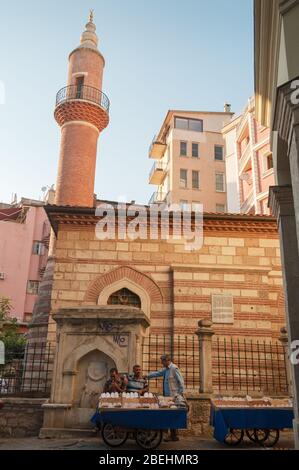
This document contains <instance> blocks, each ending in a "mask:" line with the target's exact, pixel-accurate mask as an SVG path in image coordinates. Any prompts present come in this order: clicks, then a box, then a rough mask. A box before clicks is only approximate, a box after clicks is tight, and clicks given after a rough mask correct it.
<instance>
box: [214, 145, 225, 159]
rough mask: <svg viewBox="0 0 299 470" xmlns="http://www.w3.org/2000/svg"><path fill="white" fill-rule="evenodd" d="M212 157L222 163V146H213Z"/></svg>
mask: <svg viewBox="0 0 299 470" xmlns="http://www.w3.org/2000/svg"><path fill="white" fill-rule="evenodd" d="M214 156H215V160H220V161H223V146H222V145H215V147H214Z"/></svg>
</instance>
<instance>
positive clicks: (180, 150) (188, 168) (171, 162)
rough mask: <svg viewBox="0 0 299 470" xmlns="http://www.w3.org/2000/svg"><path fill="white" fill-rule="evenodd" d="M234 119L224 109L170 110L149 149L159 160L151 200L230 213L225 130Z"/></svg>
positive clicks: (151, 178) (152, 174)
mask: <svg viewBox="0 0 299 470" xmlns="http://www.w3.org/2000/svg"><path fill="white" fill-rule="evenodd" d="M231 118H232V113H231V112H230V106H229V105H226V106H225V110H224V112H205V111H181V110H169V111H168V113H167V115H166V117H165V119H164V122H163V124H162V126H161V129H160V130H159V132H158V134H157V135H156V136H155V137H154V139H153V141H152V144H151V146H150V149H149V157H150V158H152V159H154V160H155V162H154V164H153V166H152V168H151V171H150V175H149V183H150V184H153V185H155V186H156V190H155V191H154V193H153V195H152V197H151V199H150V201H149V203H150V204H152V203H166V204H167V205H168V206H170V205H171V204H180V205H181V206H182V207H185V206H186V205H187V204H192V203H193V204H198V203H201V204H203V210H204V211H205V212H226V211H227V204H226V178H225V150H224V146H225V142H224V138H223V136H222V134H221V129H222V128H223V127H224V126H225V125H226V124H228V123H229V121H230V120H231Z"/></svg>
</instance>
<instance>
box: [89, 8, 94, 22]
mask: <svg viewBox="0 0 299 470" xmlns="http://www.w3.org/2000/svg"><path fill="white" fill-rule="evenodd" d="M93 11H94V10H89V22H90V23H93Z"/></svg>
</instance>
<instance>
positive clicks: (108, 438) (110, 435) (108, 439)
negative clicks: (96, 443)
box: [102, 423, 128, 447]
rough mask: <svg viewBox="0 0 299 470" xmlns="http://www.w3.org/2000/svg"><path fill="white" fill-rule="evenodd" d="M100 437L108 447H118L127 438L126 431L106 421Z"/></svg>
mask: <svg viewBox="0 0 299 470" xmlns="http://www.w3.org/2000/svg"><path fill="white" fill-rule="evenodd" d="M102 438H103V441H104V442H105V444H107V445H108V446H110V447H119V446H121V445H122V444H124V443H125V442H126V440H127V439H128V432H127V431H125V430H124V429H121V428H119V427H117V426H113V425H112V424H109V423H106V424H104V425H103V427H102Z"/></svg>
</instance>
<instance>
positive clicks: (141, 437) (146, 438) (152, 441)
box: [135, 429, 162, 449]
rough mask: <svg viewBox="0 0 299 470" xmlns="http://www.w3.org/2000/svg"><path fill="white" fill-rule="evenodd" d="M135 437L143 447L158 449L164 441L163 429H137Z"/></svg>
mask: <svg viewBox="0 0 299 470" xmlns="http://www.w3.org/2000/svg"><path fill="white" fill-rule="evenodd" d="M135 439H136V442H137V444H138V445H139V447H141V448H142V449H156V448H157V447H158V446H159V445H160V444H161V441H162V431H160V430H151V429H137V431H136V435H135Z"/></svg>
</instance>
